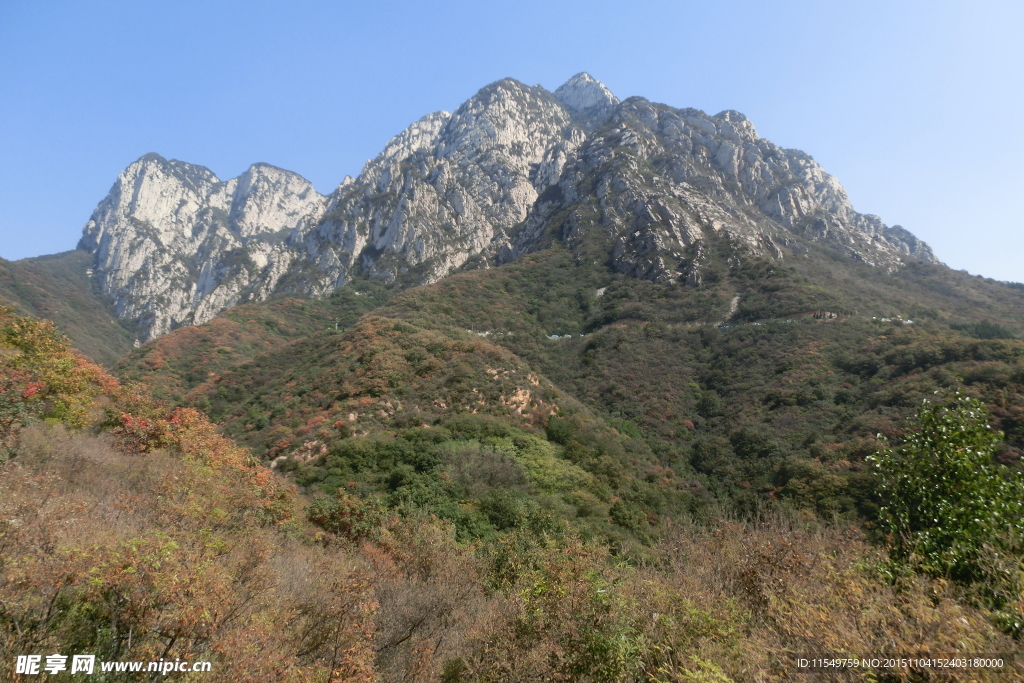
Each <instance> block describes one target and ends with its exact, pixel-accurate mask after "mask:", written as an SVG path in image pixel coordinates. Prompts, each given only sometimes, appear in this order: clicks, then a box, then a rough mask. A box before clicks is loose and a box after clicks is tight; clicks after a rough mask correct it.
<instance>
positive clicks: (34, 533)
mask: <svg viewBox="0 0 1024 683" xmlns="http://www.w3.org/2000/svg"><path fill="white" fill-rule="evenodd" d="M0 324H2V325H3V328H2V330H3V335H4V336H3V337H2V341H0V363H2V365H0V367H2V375H0V382H2V387H3V394H2V395H3V401H4V402H3V403H2V406H3V411H4V412H3V420H4V422H3V423H2V425H0V426H2V429H3V432H2V436H3V439H4V441H3V443H4V448H5V451H4V461H3V462H2V464H0V675H2V676H3V677H5V678H8V679H10V678H13V677H14V673H13V671H12V668H13V663H14V656H15V655H17V654H51V653H54V652H59V653H63V654H68V655H70V654H95V655H96V656H97V659H99V660H136V661H154V660H158V659H160V658H163V659H165V660H175V659H182V660H192V661H195V660H208V661H211V662H213V666H214V668H213V671H212V672H211V673H208V674H196V675H195V676H194V677H191V678H190V675H189V674H181V675H179V676H178V678H177V680H196V681H199V680H203V681H232V682H234V681H252V682H254V683H255V682H257V681H296V682H298V681H324V682H328V681H353V682H357V683H358V682H364V683H370V682H375V681H408V682H410V683H412V682H424V683H425V682H427V681H438V682H443V683H456V682H469V681H480V682H483V681H495V682H497V681H503V682H508V683H513V682H517V683H518V682H520V681H592V682H598V681H601V682H604V681H608V682H611V681H616V682H618V681H622V682H638V683H639V682H645V683H655V682H657V683H670V682H675V681H712V682H724V681H786V680H793V679H794V678H795V676H796V674H794V670H793V663H792V658H793V655H794V653H810V652H820V653H826V652H835V653H875V652H879V653H881V652H887V653H903V654H907V655H912V654H930V653H936V652H950V653H953V652H962V651H966V650H969V651H971V652H1012V651H1013V650H1014V648H1015V647H1016V645H1015V644H1014V642H1013V641H1011V640H1010V639H1009V638H1008V637H1007V636H1005V635H1003V634H1001V633H1000V632H999V631H998V629H996V628H995V627H994V626H993V625H992V623H991V621H990V619H989V615H988V614H987V613H986V612H985V611H984V610H983V609H979V608H974V607H971V606H969V605H967V604H965V602H964V601H962V600H961V599H960V596H959V595H958V593H957V591H956V588H955V586H952V585H950V584H948V583H946V582H944V581H943V580H942V579H930V578H927V577H911V578H903V579H900V581H898V582H896V583H893V582H892V581H889V580H887V579H886V577H884V576H882V575H880V574H879V572H878V571H877V570H875V569H873V568H872V567H874V566H876V565H878V564H880V559H881V556H880V554H879V551H878V550H876V549H873V548H872V547H871V546H870V545H868V544H867V542H866V541H865V540H864V538H863V535H862V533H861V532H860V531H858V530H857V529H855V528H850V527H843V526H836V525H826V524H822V523H821V522H820V521H818V520H817V519H816V518H815V517H814V516H813V515H809V514H808V515H805V516H799V515H798V516H791V517H785V516H781V515H774V516H765V517H764V518H762V519H759V520H754V521H750V522H745V523H739V522H730V521H724V520H718V521H717V522H716V523H714V524H702V525H690V524H684V523H682V522H678V523H673V524H666V525H663V526H662V527H661V529H660V533H659V536H658V538H652V539H650V544H649V546H648V547H646V548H644V549H643V551H642V552H636V553H632V554H631V553H630V552H629V549H628V548H626V547H624V546H620V547H617V548H610V547H609V546H608V545H607V544H606V543H603V542H602V541H601V539H600V538H591V539H589V540H588V539H583V538H581V537H580V535H579V533H577V531H576V530H574V528H573V526H572V525H571V524H568V523H567V522H566V521H565V520H561V521H559V520H557V519H551V518H547V517H544V515H543V514H541V513H542V512H543V511H542V510H534V511H532V512H529V511H526V510H525V508H523V509H520V508H519V507H516V503H517V501H516V500H515V499H514V497H512V496H511V495H509V496H505V497H504V498H502V497H498V496H494V495H491V496H490V497H488V496H487V495H484V497H483V499H482V500H483V502H482V503H481V505H484V503H486V506H490V507H486V506H485V508H484V510H485V512H487V514H490V515H491V516H492V517H493V518H494V519H495V520H498V521H495V525H496V527H495V528H500V529H501V533H500V534H499V535H497V536H496V537H493V538H490V540H481V539H479V538H477V539H471V540H466V541H460V540H458V536H457V531H456V528H455V526H454V525H453V524H452V523H450V522H447V521H444V520H443V519H440V518H438V517H437V516H435V515H433V514H430V513H429V512H428V511H426V510H424V509H423V508H417V507H416V505H414V504H413V503H412V502H411V501H412V500H413V498H412V497H411V494H410V497H409V499H408V500H409V501H410V502H409V503H407V504H405V505H399V506H397V507H390V508H389V507H387V506H385V505H383V503H382V501H381V499H380V497H379V496H375V495H374V494H373V493H372V492H370V493H366V492H364V491H359V490H349V489H347V488H345V487H339V488H337V489H336V490H335V491H334V493H333V494H332V495H331V496H329V497H325V498H317V499H314V500H312V501H307V500H304V499H303V498H302V497H301V496H300V495H299V494H298V493H297V491H296V490H295V488H294V487H293V486H292V485H291V484H289V483H287V482H286V481H285V480H284V479H283V478H282V477H281V476H280V475H279V474H277V473H276V472H274V471H272V470H270V469H268V468H265V467H262V466H261V465H259V464H258V463H256V462H255V461H254V460H253V459H252V458H251V457H250V455H249V453H248V452H247V451H246V450H245V449H243V448H241V447H239V446H238V445H236V444H235V443H234V442H233V441H231V440H230V439H228V438H226V437H224V436H223V435H221V434H220V433H218V431H217V430H216V428H215V427H214V426H213V425H212V424H211V423H210V422H209V421H208V420H207V418H206V417H205V416H204V415H203V414H202V413H201V412H199V411H197V410H194V409H185V408H171V407H168V406H166V405H163V404H161V403H159V402H157V401H154V400H152V399H151V398H149V397H148V395H147V394H146V393H145V392H144V391H142V390H140V389H138V388H133V387H124V386H122V385H120V384H118V383H117V382H116V381H115V380H113V379H112V378H110V377H109V376H108V375H107V374H106V373H105V372H103V371H102V370H101V369H100V368H98V367H96V366H94V365H91V364H89V363H88V362H86V361H84V360H82V359H81V357H79V356H77V355H76V354H75V353H74V352H73V351H71V350H70V349H69V348H68V345H67V342H66V341H65V340H63V339H62V338H61V337H60V336H59V335H57V334H56V333H55V332H54V330H53V328H52V327H51V326H49V325H47V324H45V323H40V322H38V321H32V320H28V319H21V318H16V317H14V316H13V315H11V314H10V313H9V312H7V311H4V312H3V318H2V321H0ZM496 424H497V423H493V424H492V423H491V422H488V421H486V420H482V421H481V420H477V421H472V420H470V421H464V423H462V422H459V421H458V420H454V419H453V421H451V422H450V423H448V427H446V428H444V429H447V430H449V431H448V434H449V436H453V435H462V438H465V436H466V434H468V433H469V432H468V431H466V430H469V429H471V428H472V429H477V430H481V429H485V428H486V429H497V427H496V426H495V425H496ZM550 426H551V430H550V431H551V432H552V434H553V435H554V436H557V437H558V438H560V439H562V441H564V442H565V447H566V448H567V449H569V450H572V449H575V450H576V451H579V452H580V453H584V451H585V450H586V449H587V448H593V447H596V446H594V444H591V443H590V442H589V441H586V438H585V436H586V435H585V434H583V433H582V432H579V431H574V430H577V429H578V427H575V426H572V425H570V424H569V423H568V422H566V423H565V424H562V423H560V422H558V421H553V423H552V424H551V425H550ZM570 427H571V428H570ZM562 428H564V429H562ZM432 429H436V431H438V432H440V431H441V429H440V428H432ZM559 429H562V431H563V432H564V433H562V432H560V431H559ZM459 430H462V431H459ZM428 431H429V430H428ZM495 434H496V435H491V437H488V438H491V439H493V440H494V444H496V446H495V447H494V448H490V449H488V448H482V447H480V446H474V445H472V444H471V443H470V442H468V441H466V442H465V443H463V444H462V445H461V446H460V449H461V450H457V451H452V453H451V454H449V455H451V457H456V456H457V459H456V460H453V462H456V463H457V464H459V467H458V468H455V469H452V470H451V471H452V472H453V473H454V475H453V479H452V480H453V481H456V480H459V478H460V477H464V478H465V479H466V483H465V486H466V487H468V488H467V489H466V490H470V489H472V488H473V485H476V484H479V483H480V482H479V481H477V480H478V479H482V478H483V474H486V476H487V477H490V478H491V479H495V478H497V479H501V481H503V482H505V484H508V486H511V487H512V488H510V489H509V490H510V491H517V490H522V489H521V488H518V489H517V488H515V487H522V486H525V484H524V483H523V482H524V481H526V480H527V479H524V478H523V476H525V475H521V474H517V472H518V470H516V469H515V468H514V467H513V465H514V464H515V463H516V462H518V461H514V460H512V459H511V457H512V456H501V453H500V451H499V450H497V449H496V447H497V445H501V443H504V442H502V441H501V439H507V440H508V441H509V443H510V444H512V445H511V446H509V448H513V447H514V454H515V457H517V458H520V459H521V460H522V463H523V465H522V466H523V467H527V469H529V467H534V468H537V471H538V472H541V474H542V475H543V477H549V478H553V479H552V480H553V481H555V480H558V481H560V479H559V477H562V478H564V477H567V476H569V475H570V474H573V473H574V472H575V470H572V471H570V470H568V469H564V470H563V469H557V468H556V469H553V470H552V469H550V468H551V467H553V464H552V462H550V460H551V459H550V458H549V457H548V455H550V454H547V455H545V453H546V451H544V452H541V451H539V450H538V451H537V452H534V450H536V449H537V448H539V446H538V445H537V444H539V443H540V441H541V440H540V439H539V437H536V443H534V441H531V440H530V438H527V437H526V436H523V435H520V436H519V445H516V443H515V439H514V438H511V437H506V436H503V435H502V434H503V432H502V434H498V433H497V432H496V433H495ZM423 436H424V433H423V432H416V431H415V430H414V431H410V432H409V434H408V438H409V439H412V438H414V437H415V438H421V437H423ZM480 438H483V437H480ZM581 439H583V441H580V440H581ZM388 443H389V444H390V445H388V444H383V445H380V444H377V445H375V444H374V443H370V442H367V443H366V444H364V445H365V449H364V450H365V453H364V455H365V456H366V457H370V456H371V455H374V456H375V454H378V450H379V448H378V446H379V447H380V448H383V447H384V446H387V447H388V448H399V447H400V446H402V444H401V443H397V444H391V443H390V442H388ZM375 449H377V450H375ZM314 450H315V449H313V447H312V446H311V447H310V454H311V456H313V457H319V456H317V453H316V452H314ZM360 452H362V451H360ZM380 452H381V453H383V452H384V451H380ZM574 452H575V451H574ZM510 453H513V451H510ZM499 456H500V457H499ZM581 457H582V456H581ZM503 458H504V459H503ZM530 458H532V460H531V459H530ZM485 461H486V462H485ZM485 464H486V465H487V467H484V465H485ZM528 466H529V467H528ZM517 467H518V465H517ZM460 468H461V469H460ZM532 472H533V470H529V471H528V474H529V476H530V477H534V478H536V477H538V476H540V475H537V474H536V473H532ZM481 473H483V474H481ZM577 474H578V473H577ZM410 476H411V475H410ZM574 476H576V475H574ZM578 476H581V477H582V476H583V475H581V474H578ZM570 478H571V477H570ZM497 479H495V481H497ZM414 480H415V478H413V479H410V481H414ZM415 481H418V480H415ZM574 481H575V480H574ZM581 481H582V482H583V483H584V484H586V483H587V482H588V481H590V480H587V479H585V478H584V479H583V480H581ZM474 482H475V483H474ZM577 483H578V482H577ZM573 485H574V486H575V485H577V484H575V483H574V484H573ZM581 485H582V484H581ZM587 485H590V484H587ZM408 490H409V491H413V488H410V489H408ZM595 500H596V499H595ZM584 503H586V501H582V500H581V502H580V506H581V509H582V506H583V505H584ZM619 507H620V508H621V509H620V513H621V514H620V516H623V518H624V519H625V517H628V516H629V514H628V513H630V512H631V510H632V508H630V507H629V506H619ZM617 509H618V508H617ZM527 512H529V514H527ZM480 514H483V513H482V512H481V513H480ZM516 515H520V516H521V517H522V520H520V521H519V522H522V523H519V522H516V523H514V524H512V523H510V524H509V525H506V524H505V523H504V522H501V523H499V521H500V520H503V519H505V517H507V516H511V517H515V516H516ZM517 519H518V518H517ZM644 523H646V522H644V521H643V520H639V521H637V524H641V525H642V524H644ZM927 675H930V674H927V672H912V671H909V670H907V671H900V672H897V673H895V674H893V676H892V680H907V681H910V680H932V679H930V678H922V676H927ZM1015 675H1016V674H1015V673H1014V672H1012V671H1002V672H998V673H994V674H991V675H990V674H989V673H987V672H977V671H974V672H970V675H969V676H966V675H963V676H962V675H960V674H959V673H957V672H951V673H949V674H948V675H946V676H945V677H944V678H935V679H934V680H1012V679H1013V676H1015ZM109 676H114V675H113V674H110V675H109ZM800 676H801V678H800V680H835V678H834V677H830V676H825V675H822V676H821V677H820V678H817V679H816V678H815V676H816V675H815V674H801V675H800ZM986 677H987V678H986ZM856 678H860V679H863V680H876V678H875V677H874V674H873V673H871V672H858V673H857V674H851V679H856ZM98 680H99V679H98ZM107 680H118V679H117V678H116V677H112V678H108V679H107ZM126 680H130V679H128V678H126Z"/></svg>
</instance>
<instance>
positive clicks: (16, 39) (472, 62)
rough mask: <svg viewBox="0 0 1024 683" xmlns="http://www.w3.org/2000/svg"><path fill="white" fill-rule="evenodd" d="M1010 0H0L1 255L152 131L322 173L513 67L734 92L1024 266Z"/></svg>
mask: <svg viewBox="0 0 1024 683" xmlns="http://www.w3.org/2000/svg"><path fill="white" fill-rule="evenodd" d="M1022 28H1024V3H1019V2H988V1H985V0H977V1H974V2H959V1H958V2H943V1H942V0H933V1H930V2H919V1H917V0H911V1H906V2H899V1H898V0H889V1H887V2H876V1H874V0H861V1H859V2H849V1H848V2H839V1H837V0H827V1H825V0H823V1H819V2H811V1H809V0H808V1H787V0H780V1H777V2H763V1H760V2H747V1H745V0H742V1H741V0H736V1H734V2H686V1H681V0H676V1H674V2H673V1H670V0H669V1H658V2H654V1H649V2H643V1H634V2H629V3H626V2H605V1H602V0H588V1H586V2H554V3H549V2H503V3H487V2H479V0H477V1H475V2H436V3H424V2H398V1H392V2H388V1H378V2H372V3H370V2H366V3H349V2H337V1H336V2H316V1H312V0H305V1H304V0H290V1H289V2H260V1H258V0H250V1H248V2H234V1H224V2H218V1H216V0H205V1H203V2H193V1H191V0H176V1H175V2H165V3H158V2H138V1H135V2H127V1H108V2H103V1H93V0H77V1H75V2H71V1H66V2H50V1H47V0H0V256H2V257H4V258H8V259H17V258H24V257H27V256H34V255H39V254H46V253H53V252H58V251H64V250H67V249H72V248H74V246H75V244H76V242H77V241H78V237H79V234H80V232H81V229H82V226H83V225H84V224H85V222H86V220H88V218H89V215H90V213H91V212H92V210H93V208H94V207H95V205H96V204H97V203H98V202H99V201H100V200H101V199H102V198H103V197H104V196H105V195H106V193H107V191H108V190H109V189H110V186H111V185H112V184H113V182H114V179H115V178H116V176H117V174H118V173H119V172H120V171H121V170H122V169H123V168H124V167H125V166H127V165H128V164H129V163H131V162H132V161H133V160H135V159H136V158H138V157H140V156H142V155H143V154H145V153H147V152H151V151H153V152H158V153H160V154H162V155H163V156H165V157H168V158H177V159H182V160H184V161H189V162H192V163H196V164H202V165H204V166H207V167H209V168H211V169H212V170H213V171H214V172H215V173H217V175H218V176H220V177H221V178H222V179H226V178H230V177H232V176H234V175H237V174H238V173H241V172H242V171H243V170H245V168H247V167H248V166H249V164H251V163H253V162H257V161H264V162H267V163H271V164H274V165H277V166H281V167H283V168H287V169H290V170H293V171H296V172H298V173H300V174H302V175H304V176H305V177H307V178H309V179H310V180H312V181H313V183H314V184H315V185H316V187H317V189H318V190H320V191H321V192H325V193H326V192H329V191H331V190H333V189H334V187H335V186H336V185H337V184H338V183H339V182H340V181H341V179H342V178H344V176H345V175H346V174H350V175H355V174H357V173H358V172H359V170H360V169H361V168H362V165H363V163H364V162H365V161H366V159H368V158H370V157H373V156H375V155H376V154H377V152H378V151H380V149H381V148H382V147H383V146H384V144H385V143H386V142H387V140H388V139H389V138H390V137H391V136H392V135H395V134H396V133H398V132H399V131H401V130H402V129H403V128H404V127H405V126H406V125H408V124H409V123H411V122H412V121H414V120H416V119H418V118H419V117H421V116H422V115H424V114H427V113H429V112H431V111H436V110H439V109H447V110H449V111H451V110H453V109H454V108H455V107H457V106H458V105H459V104H460V103H461V102H463V101H464V100H465V99H466V98H468V97H470V96H471V95H472V94H473V93H474V92H475V91H476V90H478V89H479V88H481V87H483V86H484V85H486V84H488V83H490V82H493V81H495V80H497V79H499V78H503V77H506V76H511V77H513V78H517V79H519V80H521V81H523V82H525V83H527V84H530V85H533V84H535V83H539V84H541V85H543V86H544V87H546V88H548V89H551V90H553V89H554V88H556V87H557V86H558V85H559V84H561V83H562V82H563V81H565V80H566V79H567V78H569V77H570V76H572V75H573V74H575V73H577V72H579V71H588V72H590V73H591V74H592V75H593V76H594V77H595V78H598V79H600V80H602V81H604V82H605V83H606V84H607V85H608V87H609V88H610V89H611V90H612V91H613V92H614V93H615V94H616V95H618V96H619V97H621V98H625V97H628V96H631V95H642V96H644V97H647V98H648V99H651V100H655V101H659V102H664V103H667V104H671V105H674V106H678V107H696V108H699V109H703V110H705V111H707V112H709V113H717V112H718V111H721V110H722V109H736V110H738V111H741V112H743V113H745V114H746V115H747V116H748V117H749V118H750V119H751V120H752V121H753V123H754V125H755V126H756V128H757V130H758V132H759V133H760V134H761V135H762V136H763V137H766V138H768V139H770V140H772V141H773V142H775V143H777V144H779V145H782V146H785V147H795V148H797V149H801V150H804V151H805V152H807V153H809V154H811V155H812V156H813V157H814V158H815V159H817V160H818V161H819V162H820V163H821V164H822V165H823V166H824V167H825V169H826V170H828V171H829V172H831V173H832V174H834V175H835V176H836V177H837V178H838V179H839V180H840V182H842V183H843V185H844V186H845V187H846V188H847V190H848V192H849V194H850V197H851V199H852V201H853V204H854V206H855V208H857V210H859V211H861V212H864V213H873V214H877V215H879V216H880V217H881V218H882V220H883V221H885V222H886V223H887V224H890V225H893V224H901V225H903V226H904V227H906V228H907V229H909V230H911V231H912V232H914V233H915V234H916V235H918V236H919V237H921V238H922V239H924V240H926V241H927V242H929V243H930V244H931V245H932V247H933V248H934V249H935V251H936V253H937V255H938V256H939V258H940V259H942V260H943V261H945V262H946V263H947V264H949V265H950V266H952V267H953V268H957V269H966V270H968V271H970V272H972V273H980V274H982V275H986V276H988V277H993V278H997V279H1000V280H1013V281H1018V282H1020V281H1024V258H1022V256H1024V229H1022V228H1024V224H1022V219H1021V212H1020V211H1019V209H1018V204H1019V203H1020V197H1021V196H1022V188H1024V170H1022V166H1024V165H1022V163H1021V161H1022V159H1024V126H1021V124H1020V123H1019V117H1020V114H1021V110H1022V104H1024V88H1022V87H1021V86H1022V81H1024V78H1022V75H1024V48H1022V45H1024V41H1022V40H1021V39H1020V33H1021V30H1022Z"/></svg>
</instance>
